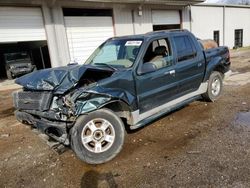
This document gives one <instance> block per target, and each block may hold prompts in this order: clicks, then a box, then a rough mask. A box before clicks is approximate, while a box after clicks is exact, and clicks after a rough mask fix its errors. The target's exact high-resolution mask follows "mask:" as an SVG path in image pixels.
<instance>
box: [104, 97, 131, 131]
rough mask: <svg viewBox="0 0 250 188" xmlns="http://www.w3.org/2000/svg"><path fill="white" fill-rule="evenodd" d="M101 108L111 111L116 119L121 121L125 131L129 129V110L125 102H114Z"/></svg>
mask: <svg viewBox="0 0 250 188" xmlns="http://www.w3.org/2000/svg"><path fill="white" fill-rule="evenodd" d="M102 108H107V109H110V110H112V111H113V112H114V113H115V114H116V115H117V116H118V117H120V118H121V119H122V121H123V123H124V125H125V128H126V129H127V128H129V125H131V110H130V108H129V106H128V105H127V104H126V103H125V102H123V101H114V102H111V103H108V104H106V105H104V106H102Z"/></svg>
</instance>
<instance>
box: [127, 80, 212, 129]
mask: <svg viewBox="0 0 250 188" xmlns="http://www.w3.org/2000/svg"><path fill="white" fill-rule="evenodd" d="M207 87H208V83H207V82H205V83H202V84H201V85H200V87H199V89H198V90H196V91H194V92H191V93H189V94H186V95H184V96H182V97H179V98H177V99H174V100H172V101H170V102H167V103H166V104H163V105H161V106H158V107H156V108H153V109H152V110H149V111H147V112H144V113H142V114H140V112H139V110H136V111H134V112H132V113H131V115H132V120H133V125H132V126H130V128H131V129H137V128H139V127H142V126H144V125H145V124H147V123H149V122H150V121H153V120H154V119H156V118H158V117H160V116H162V115H164V114H166V113H168V112H170V111H173V110H175V109H177V108H179V107H181V106H183V105H185V104H188V103H190V102H192V101H194V100H197V99H199V98H200V95H201V94H203V93H205V92H206V91H207Z"/></svg>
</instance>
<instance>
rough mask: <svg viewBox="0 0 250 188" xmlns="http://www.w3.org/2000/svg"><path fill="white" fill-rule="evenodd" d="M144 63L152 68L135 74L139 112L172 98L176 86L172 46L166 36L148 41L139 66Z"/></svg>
mask: <svg viewBox="0 0 250 188" xmlns="http://www.w3.org/2000/svg"><path fill="white" fill-rule="evenodd" d="M145 64H147V65H149V66H151V67H153V69H152V68H151V70H150V71H149V72H147V71H144V72H143V71H142V72H141V73H140V75H137V76H136V89H137V96H138V104H139V110H140V114H141V113H144V112H147V111H150V110H152V109H153V108H156V107H158V106H161V105H163V104H164V103H167V102H168V101H170V100H172V99H174V98H175V96H176V91H177V88H178V85H177V80H176V75H175V65H174V63H173V56H172V48H171V46H170V43H169V41H168V39H167V38H163V39H158V40H154V41H153V42H152V43H150V45H149V46H148V48H147V50H146V52H145V54H144V58H143V59H142V62H141V66H139V67H142V66H143V65H145Z"/></svg>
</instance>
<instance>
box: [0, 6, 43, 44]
mask: <svg viewBox="0 0 250 188" xmlns="http://www.w3.org/2000/svg"><path fill="white" fill-rule="evenodd" d="M42 40H46V34H45V28H44V22H43V16H42V11H41V9H40V8H38V7H35V8H33V7H32V8H31V7H0V43H9V42H23V41H42Z"/></svg>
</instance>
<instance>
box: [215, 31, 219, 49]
mask: <svg viewBox="0 0 250 188" xmlns="http://www.w3.org/2000/svg"><path fill="white" fill-rule="evenodd" d="M214 41H215V42H217V44H218V46H220V31H214Z"/></svg>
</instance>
